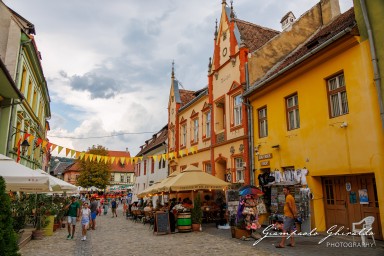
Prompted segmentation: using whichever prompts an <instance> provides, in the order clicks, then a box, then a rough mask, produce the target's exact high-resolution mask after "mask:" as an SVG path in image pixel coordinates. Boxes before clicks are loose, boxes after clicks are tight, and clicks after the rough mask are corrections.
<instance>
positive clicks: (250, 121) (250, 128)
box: [243, 62, 255, 185]
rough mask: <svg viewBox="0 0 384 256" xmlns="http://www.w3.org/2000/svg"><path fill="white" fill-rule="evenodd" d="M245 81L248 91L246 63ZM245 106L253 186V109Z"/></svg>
mask: <svg viewBox="0 0 384 256" xmlns="http://www.w3.org/2000/svg"><path fill="white" fill-rule="evenodd" d="M245 81H246V88H247V89H246V90H248V89H249V74H248V62H246V63H245ZM243 103H244V104H245V105H246V106H247V115H248V138H249V143H248V154H249V161H250V167H249V177H250V183H251V185H255V179H254V174H255V173H254V172H255V164H254V159H253V144H254V141H253V107H252V105H251V104H249V102H248V100H247V102H243Z"/></svg>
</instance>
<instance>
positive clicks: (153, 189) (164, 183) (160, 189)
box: [149, 171, 180, 194]
mask: <svg viewBox="0 0 384 256" xmlns="http://www.w3.org/2000/svg"><path fill="white" fill-rule="evenodd" d="M179 174H180V172H179V171H175V172H173V173H171V174H170V175H168V177H167V178H165V179H163V180H162V181H161V182H160V183H159V184H156V186H155V185H154V186H152V187H150V188H151V189H150V190H149V192H150V194H156V193H160V192H164V190H163V188H164V187H166V186H167V184H168V183H169V182H170V181H172V180H173V179H174V178H175V177H176V176H177V175H179ZM165 191H166V190H165Z"/></svg>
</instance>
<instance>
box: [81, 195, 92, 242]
mask: <svg viewBox="0 0 384 256" xmlns="http://www.w3.org/2000/svg"><path fill="white" fill-rule="evenodd" d="M90 216H91V209H89V208H88V203H86V202H85V203H84V204H83V208H82V209H81V226H82V235H83V237H82V238H81V241H85V240H87V229H88V227H89V218H90Z"/></svg>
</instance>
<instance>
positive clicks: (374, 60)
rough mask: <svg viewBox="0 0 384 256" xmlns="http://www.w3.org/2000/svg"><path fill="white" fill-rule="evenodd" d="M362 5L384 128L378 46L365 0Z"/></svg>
mask: <svg viewBox="0 0 384 256" xmlns="http://www.w3.org/2000/svg"><path fill="white" fill-rule="evenodd" d="M360 5H361V11H362V14H363V18H364V23H365V26H366V28H367V32H368V41H369V46H370V47H369V48H370V52H371V57H372V66H373V80H374V81H375V86H376V91H377V96H378V98H379V109H380V118H381V125H382V128H383V129H384V105H383V98H382V94H381V86H380V85H381V77H380V73H379V64H378V61H377V56H376V48H375V44H374V42H373V33H372V28H371V23H370V22H369V17H368V12H367V6H366V4H365V0H360Z"/></svg>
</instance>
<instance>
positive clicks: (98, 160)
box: [96, 155, 101, 163]
mask: <svg viewBox="0 0 384 256" xmlns="http://www.w3.org/2000/svg"><path fill="white" fill-rule="evenodd" d="M96 158H97V162H98V163H100V159H101V156H100V155H97V156H96Z"/></svg>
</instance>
